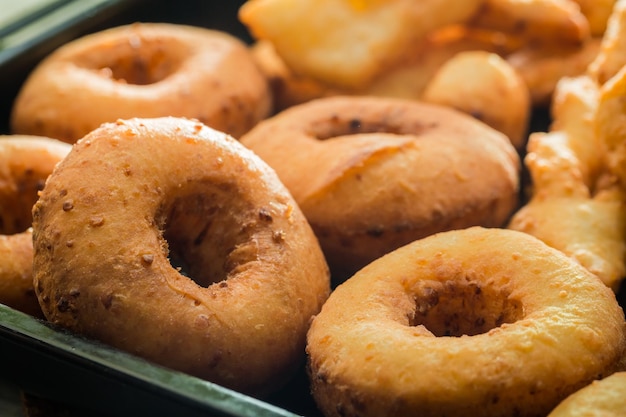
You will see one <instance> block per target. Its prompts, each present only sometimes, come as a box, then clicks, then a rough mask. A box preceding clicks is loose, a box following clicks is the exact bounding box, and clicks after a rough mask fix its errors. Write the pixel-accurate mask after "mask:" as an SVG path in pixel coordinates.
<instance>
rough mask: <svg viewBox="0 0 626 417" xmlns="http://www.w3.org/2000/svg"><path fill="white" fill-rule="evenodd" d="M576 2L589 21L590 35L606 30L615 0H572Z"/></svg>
mask: <svg viewBox="0 0 626 417" xmlns="http://www.w3.org/2000/svg"><path fill="white" fill-rule="evenodd" d="M572 1H574V2H575V3H577V4H578V6H579V7H580V11H581V12H582V14H584V15H585V17H586V18H587V21H588V22H589V30H590V32H591V35H592V36H602V35H604V32H605V31H606V27H607V22H608V20H609V17H610V16H611V13H612V12H613V7H615V3H617V0H572Z"/></svg>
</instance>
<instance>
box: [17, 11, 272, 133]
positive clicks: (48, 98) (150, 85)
mask: <svg viewBox="0 0 626 417" xmlns="http://www.w3.org/2000/svg"><path fill="white" fill-rule="evenodd" d="M271 107H272V105H271V96H270V92H269V87H268V85H267V81H266V80H265V78H264V76H263V75H262V74H261V72H260V70H259V69H258V68H257V66H256V64H255V62H254V60H253V59H252V55H251V53H250V51H249V50H248V48H247V47H246V45H245V44H244V43H243V42H242V41H240V40H239V39H237V38H235V37H234V36H232V35H229V34H227V33H224V32H221V31H218V30H212V29H206V28H200V27H192V26H186V25H177V24H169V23H135V24H131V25H124V26H118V27H114V28H110V29H106V30H104V31H100V32H96V33H92V34H89V35H86V36H83V37H81V38H78V39H76V40H73V41H70V42H69V43H67V44H65V45H63V46H61V47H60V48H59V49H57V50H56V51H54V52H53V53H52V54H50V55H49V56H48V57H47V58H45V59H44V60H43V61H42V62H41V63H40V64H39V65H38V66H37V67H36V68H35V69H34V70H33V72H32V73H31V74H30V75H29V76H28V77H27V79H26V81H25V83H24V85H23V86H22V87H21V89H20V91H19V92H18V95H17V97H16V99H15V102H14V104H13V108H12V112H11V117H10V126H11V130H12V131H13V132H14V133H21V134H33V135H44V136H49V137H53V138H57V139H60V140H63V141H66V142H70V143H73V142H75V141H76V140H77V139H79V138H81V137H83V136H84V135H86V134H87V133H89V132H90V131H91V130H93V129H95V128H97V127H98V126H100V124H102V123H104V122H115V121H116V120H117V119H118V118H131V117H146V118H153V117H162V116H181V117H188V118H195V119H198V120H200V121H201V122H203V123H204V124H207V125H209V126H211V127H213V128H215V129H217V130H221V131H223V132H226V133H229V134H231V135H233V136H235V137H237V136H239V135H241V134H242V133H243V132H245V131H247V130H248V129H249V128H251V127H252V126H253V125H254V124H256V123H257V122H258V121H259V120H260V119H262V118H264V117H266V116H267V115H268V114H269V112H270V111H271Z"/></svg>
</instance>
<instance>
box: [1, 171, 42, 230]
mask: <svg viewBox="0 0 626 417" xmlns="http://www.w3.org/2000/svg"><path fill="white" fill-rule="evenodd" d="M15 171H19V172H15ZM9 178H10V179H9V180H0V183H4V185H3V186H2V187H0V201H2V205H0V234H2V235H15V234H18V233H23V232H25V231H26V230H28V228H30V227H31V226H32V223H33V214H32V210H33V206H34V205H35V203H36V202H37V198H38V193H39V191H41V190H42V189H43V186H44V184H45V181H46V178H45V177H44V176H42V175H41V173H37V172H35V171H33V170H32V169H23V168H19V169H15V170H14V172H12V173H11V174H10V177H9Z"/></svg>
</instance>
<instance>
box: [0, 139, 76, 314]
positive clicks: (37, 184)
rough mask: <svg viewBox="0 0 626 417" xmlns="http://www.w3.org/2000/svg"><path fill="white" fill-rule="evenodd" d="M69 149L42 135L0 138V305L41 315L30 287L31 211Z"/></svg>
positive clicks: (31, 265)
mask: <svg viewBox="0 0 626 417" xmlns="http://www.w3.org/2000/svg"><path fill="white" fill-rule="evenodd" d="M69 149H70V145H68V144H67V143H64V142H60V141H57V140H55V139H50V138H46V137H38V136H24V135H0V201H2V204H0V303H1V304H4V305H7V306H9V307H11V308H14V309H16V310H19V311H21V312H23V313H27V314H30V315H32V316H36V317H42V313H41V308H40V307H39V302H38V301H37V297H36V296H35V291H34V289H33V277H32V268H33V242H32V229H31V224H32V214H31V211H32V208H33V205H34V204H35V202H36V201H37V198H38V192H39V191H40V190H41V189H42V188H43V186H44V183H45V181H46V179H47V178H48V176H49V175H50V173H51V172H52V170H53V168H54V166H55V165H56V164H57V163H58V162H59V161H60V160H61V159H63V158H64V157H65V155H67V153H68V152H69Z"/></svg>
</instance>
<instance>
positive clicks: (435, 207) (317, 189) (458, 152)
mask: <svg viewBox="0 0 626 417" xmlns="http://www.w3.org/2000/svg"><path fill="white" fill-rule="evenodd" d="M240 141H241V143H243V144H244V145H245V146H247V147H248V148H250V149H252V150H253V151H254V152H255V153H257V154H258V155H259V156H260V157H261V158H262V159H263V160H265V161H266V162H267V163H268V164H269V165H270V166H271V167H272V168H274V169H275V170H276V172H277V173H278V176H279V177H280V179H281V180H282V182H283V183H284V184H285V185H286V186H287V188H288V189H289V190H290V191H291V193H292V194H293V196H294V198H295V199H296V201H297V202H298V205H299V206H300V208H301V209H302V211H303V212H304V214H305V216H306V217H307V219H308V221H309V223H310V224H311V226H312V227H313V230H314V231H315V233H316V235H317V237H318V239H319V241H320V244H321V246H322V249H323V250H324V253H325V255H326V259H327V261H328V263H329V265H330V268H331V273H333V275H334V276H337V277H349V276H350V275H352V274H353V273H354V272H356V271H357V270H358V269H360V268H361V267H363V266H365V265H366V264H368V263H369V262H371V261H373V260H374V259H377V258H378V257H380V256H382V255H384V254H385V253H387V252H390V251H391V250H393V249H396V248H398V247H400V246H402V245H404V244H407V243H409V242H411V241H413V240H416V239H419V238H422V237H425V236H428V235H430V234H433V233H436V232H440V231H444V230H450V229H457V228H463V227H468V226H485V227H493V226H500V225H502V224H503V223H504V222H505V221H506V219H508V217H509V216H510V214H511V213H512V211H513V210H514V209H515V208H516V207H517V204H518V194H519V172H520V165H521V163H520V158H519V155H518V153H517V152H516V150H515V148H514V147H513V146H512V145H511V142H510V141H509V139H508V138H507V137H506V136H505V135H504V134H502V133H500V132H497V131H496V130H494V129H492V128H490V127H488V126H487V125H485V124H484V123H482V122H480V121H478V120H476V119H474V118H472V117H471V116H468V115H466V114H463V113H461V112H459V111H455V110H453V109H451V108H446V107H443V106H438V105H434V104H427V103H421V102H417V101H415V100H408V99H406V100H405V99H399V98H382V97H368V96H333V97H324V98H319V99H316V100H311V101H309V102H307V103H303V104H300V105H297V106H293V107H290V108H289V109H286V110H284V111H282V112H280V113H278V114H276V115H274V116H272V117H270V118H268V119H265V120H263V121H261V122H260V123H259V124H258V125H257V126H255V127H254V128H253V129H251V130H250V131H249V132H248V133H246V134H245V135H243V136H242V137H241V138H240ZM338 279H339V280H341V279H342V278H338Z"/></svg>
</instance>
